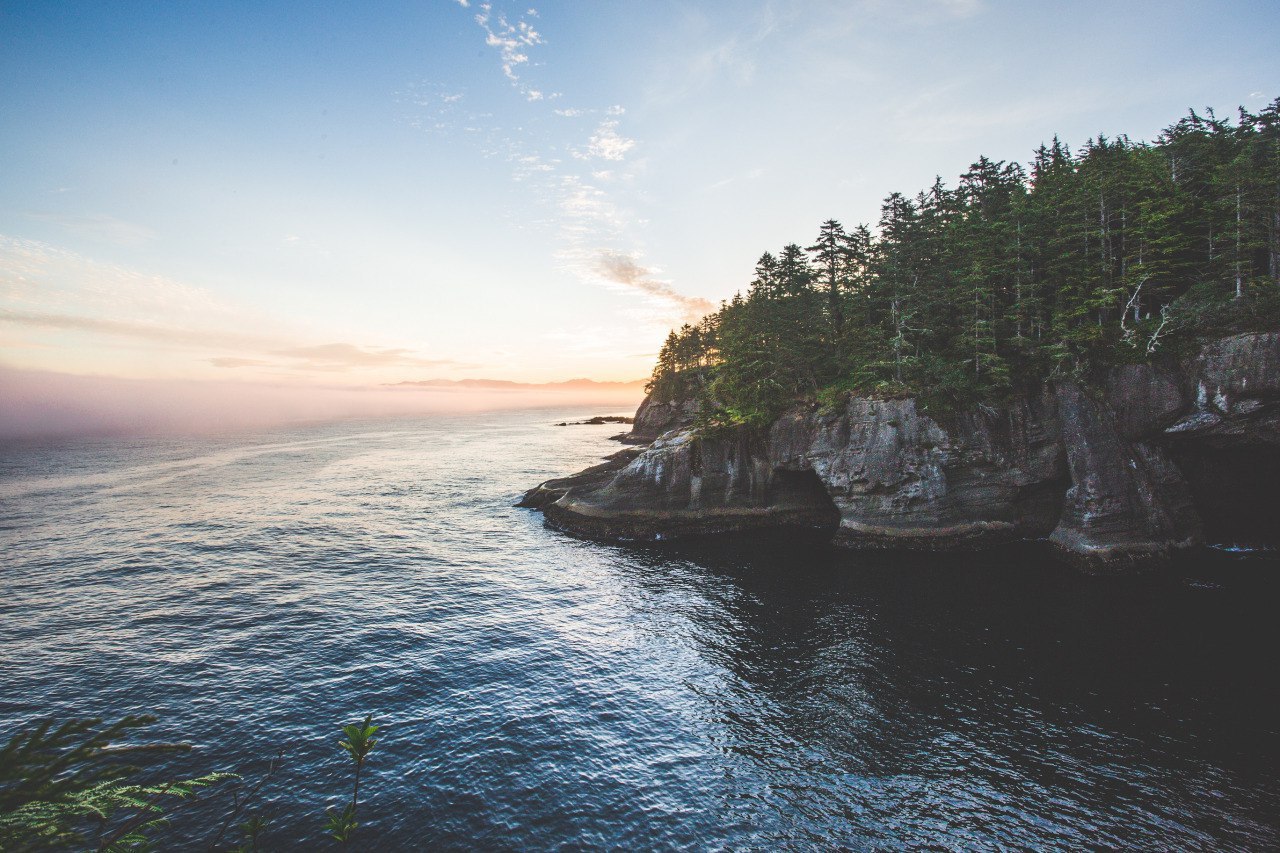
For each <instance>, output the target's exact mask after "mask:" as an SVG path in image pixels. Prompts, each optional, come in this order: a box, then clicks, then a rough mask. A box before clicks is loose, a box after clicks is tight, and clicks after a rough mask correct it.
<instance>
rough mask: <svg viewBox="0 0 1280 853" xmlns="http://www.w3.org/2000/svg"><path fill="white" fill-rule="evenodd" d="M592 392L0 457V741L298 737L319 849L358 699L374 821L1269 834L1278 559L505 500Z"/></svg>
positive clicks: (288, 786) (561, 466)
mask: <svg viewBox="0 0 1280 853" xmlns="http://www.w3.org/2000/svg"><path fill="white" fill-rule="evenodd" d="M604 413H606V412H602V411H600V410H596V409H589V408H555V409H528V410H522V411H515V412H511V411H507V412H496V413H486V414H468V415H457V416H443V415H438V416H431V417H423V418H400V419H385V420H372V421H347V422H341V423H329V424H310V425H304V426H297V427H290V428H281V429H275V430H270V431H260V432H254V433H238V434H229V435H220V436H214V437H201V438H190V437H185V438H172V437H170V438H145V439H118V438H115V439H78V440H74V441H72V440H68V441H63V442H56V443H46V444H33V443H26V444H17V445H8V446H3V447H0V579H2V581H3V588H4V595H3V597H2V598H0V723H2V724H3V725H4V728H5V734H4V736H5V737H6V738H7V736H8V733H11V732H12V731H13V730H14V727H15V726H17V725H19V724H21V723H23V722H24V721H28V720H30V719H32V718H35V717H44V716H53V717H57V718H67V717H71V716H98V717H105V718H114V717H119V716H121V715H123V714H127V713H140V712H150V713H155V714H157V715H158V716H159V717H160V722H159V723H158V724H157V725H156V726H154V727H153V729H154V732H153V736H154V737H156V738H158V739H162V740H182V741H187V742H189V743H191V744H192V745H193V747H194V749H193V750H192V751H191V752H190V753H189V754H185V755H182V756H179V757H175V758H171V759H166V762H165V763H164V765H163V766H162V767H161V768H160V771H162V772H165V773H171V774H172V775H179V774H183V775H188V776H190V775H197V774H198V773H203V772H208V771H210V770H215V769H222V770H233V771H237V772H240V773H242V774H244V776H245V777H246V779H247V780H249V781H250V782H254V781H256V780H257V779H258V778H259V777H260V776H261V774H262V773H264V772H265V770H266V768H267V766H268V764H269V763H270V761H271V759H272V757H273V756H275V755H276V754H277V752H280V753H281V754H282V760H281V764H280V766H279V769H278V770H277V771H276V773H275V774H274V775H273V776H272V777H271V779H270V780H269V781H268V783H267V784H266V785H265V786H264V788H263V791H262V796H261V799H260V801H259V802H258V803H257V806H256V808H255V810H256V811H257V812H259V813H260V814H261V815H262V816H263V817H265V818H267V819H268V821H269V824H268V826H267V828H266V830H265V831H264V833H263V836H262V841H263V844H264V845H265V846H266V847H267V848H268V849H311V848H317V847H323V846H324V845H325V843H326V842H325V841H324V838H323V832H322V826H323V823H324V812H325V808H326V806H328V805H334V804H341V803H342V802H343V800H344V798H345V797H347V796H349V791H350V775H351V772H350V767H349V766H348V764H347V763H346V760H345V759H344V757H343V756H342V755H341V754H340V750H339V749H338V740H339V732H338V727H339V726H340V725H341V724H344V723H350V722H355V721H357V720H359V719H362V718H363V717H364V715H365V714H366V713H371V714H373V716H374V720H375V722H376V723H379V724H381V725H382V727H383V728H382V729H381V731H380V732H379V736H380V737H381V742H380V743H379V744H378V745H377V747H376V748H375V750H374V751H373V753H372V755H371V756H370V759H369V763H368V765H367V766H366V770H365V774H364V776H363V778H362V782H361V799H362V805H361V815H360V819H361V826H360V827H359V828H358V830H357V835H356V838H357V843H356V844H355V847H356V848H357V849H365V850H414V849H494V850H517V849H518V850H547V849H581V848H592V849H595V848H610V849H628V850H647V849H667V848H676V847H679V848H694V849H778V848H802V849H803V848H827V849H830V848H846V849H872V848H874V849H896V848H913V849H918V848H932V849H959V848H963V849H1007V848H1010V847H1014V848H1020V847H1035V848H1064V849H1065V848H1071V849H1078V848H1080V847H1118V848H1147V849H1157V848H1162V849H1169V848H1178V849H1188V848H1215V849H1262V848H1275V847H1277V846H1278V845H1280V714H1277V712H1276V709H1277V708H1280V667H1278V666H1277V665H1276V654H1277V651H1278V650H1280V619H1277V618H1276V613H1277V610H1278V609H1280V558H1277V556H1276V555H1275V554H1274V553H1239V552H1233V551H1230V550H1226V549H1206V550H1204V551H1201V552H1197V553H1195V554H1192V555H1188V556H1187V557H1185V558H1184V559H1181V560H1180V561H1179V562H1178V563H1177V564H1176V565H1175V566H1173V567H1172V568H1170V569H1169V570H1167V571H1165V572H1162V573H1160V574H1159V575H1156V576H1150V577H1143V578H1097V577H1086V576H1083V575H1080V574H1077V573H1076V572H1074V571H1073V570H1072V569H1070V568H1069V567H1066V566H1064V565H1062V564H1059V563H1058V562H1056V561H1055V560H1054V559H1053V558H1052V555H1051V554H1050V552H1049V551H1048V550H1047V548H1046V547H1045V546H1043V545H1042V544H1039V543H1028V544H1022V545H1017V546H1010V547H1007V548H1004V549H1002V550H999V551H995V552H990V553H986V554H980V555H949V556H944V555H906V556H904V555H893V554H870V555H868V554H856V553H847V552H840V551H835V550H832V549H829V548H826V547H821V546H816V545H812V544H809V545H795V544H789V543H786V542H778V541H773V540H769V539H767V538H742V537H738V538H734V539H730V540H728V541H724V540H721V541H706V542H698V543H690V544H684V545H680V544H675V543H670V544H663V545H661V546H643V547H638V546H637V547H632V546H618V545H606V544H598V543H593V542H587V541H581V540H577V539H573V538H570V537H568V536H565V535H562V534H559V533H557V532H555V531H552V530H549V529H547V528H545V527H544V525H543V520H542V516H541V515H539V514H537V513H535V512H531V511H529V510H523V509H517V508H515V507H513V506H512V505H513V504H514V503H515V502H516V501H517V500H518V499H519V497H520V495H521V493H522V492H523V491H524V490H525V489H527V488H529V487H531V486H533V485H535V484H537V483H538V482H539V481H541V480H543V479H546V478H548V477H553V476H562V475H565V474H568V473H572V472H573V471H575V470H578V469H579V468H582V467H585V466H586V465H589V464H592V463H594V462H596V461H598V459H599V458H600V457H602V456H604V455H606V454H608V453H610V452H613V451H614V450H616V449H617V448H618V445H616V444H615V443H612V442H610V441H609V440H608V436H609V435H610V434H612V433H613V432H616V431H617V430H618V429H619V428H618V427H617V426H616V425H615V426H608V425H606V426H569V427H557V426H555V424H556V423H557V422H559V421H564V420H576V419H581V418H582V417H584V416H590V415H594V414H604ZM227 802H228V801H227V800H226V798H222V799H219V798H218V797H216V796H215V797H213V798H211V799H209V800H208V802H207V803H205V804H204V805H203V806H200V807H197V809H196V810H194V811H192V812H191V813H189V814H184V813H181V812H180V813H179V814H178V815H177V816H176V818H175V822H174V825H173V829H172V835H171V836H168V837H167V840H166V843H165V845H164V846H165V848H166V849H204V847H205V846H206V845H207V844H208V841H209V840H210V836H211V835H212V833H211V832H208V831H206V830H207V827H208V826H209V825H210V824H209V821H210V820H212V819H213V818H212V817H211V815H212V814H213V813H214V812H215V811H216V810H217V809H219V808H223V807H224V805H225V804H226V803H227ZM201 809H204V810H207V811H201Z"/></svg>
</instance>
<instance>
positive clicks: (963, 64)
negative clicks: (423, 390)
mask: <svg viewBox="0 0 1280 853" xmlns="http://www.w3.org/2000/svg"><path fill="white" fill-rule="evenodd" d="M319 6H320V4H304V3H284V2H280V3H233V2H228V3H220V4H210V3H161V2H153V3H129V2H118V3H110V4H107V3H47V2H40V3H8V2H7V3H2V4H0V39H2V45H0V80H3V81H4V83H3V84H2V85H0V115H3V116H4V119H3V121H2V122H0V162H3V163H4V171H3V174H4V179H3V181H0V365H2V366H5V367H7V368H10V369H15V368H16V369H34V370H52V371H60V372H66V373H79V374H84V373H89V374H95V375H103V376H115V377H128V378H141V379H166V380H174V379H178V380H189V379H213V378H217V379H223V380H227V379H234V380H236V381H246V382H275V383H279V382H290V383H298V384H303V385H306V384H311V385H333V384H340V385H378V384H381V383H388V382H399V381H405V380H420V379H427V378H433V377H447V378H466V377H500V378H506V379H515V380H521V381H551V380H558V379H566V378H570V377H575V376H591V377H594V378H597V379H607V380H621V379H634V378H638V377H641V376H644V375H645V374H647V373H648V371H649V369H650V366H651V364H652V358H653V354H654V353H655V351H656V349H657V346H658V344H659V343H660V342H661V339H662V337H663V336H664V335H665V332H666V330H667V329H668V328H669V327H670V326H671V325H673V324H678V323H680V322H682V321H683V320H685V319H687V318H690V317H692V316H696V315H697V314H699V313H701V312H702V311H704V310H706V309H708V308H710V307H712V306H713V305H714V304H716V303H717V302H718V301H719V300H721V299H725V298H728V297H729V296H731V295H732V294H733V292H734V291H735V290H738V289H740V288H742V287H743V286H745V284H746V283H747V281H748V280H749V277H750V271H751V268H752V266H753V265H754V262H755V259H756V258H757V257H758V256H759V254H760V253H761V252H762V251H765V250H776V249H777V248H778V247H779V246H781V245H782V244H784V243H787V242H791V241H796V242H801V243H802V244H803V243H807V242H808V241H809V240H810V239H811V238H812V236H813V235H814V234H815V233H816V230H817V226H818V223H819V222H820V221H822V220H823V219H826V218H828V217H835V218H838V219H840V220H842V221H844V222H845V223H846V224H850V225H852V224H854V223H857V222H860V221H868V222H874V220H875V219H876V217H877V215H878V210H879V204H880V201H881V199H882V198H883V197H884V196H885V195H887V194H888V193H889V192H892V191H894V190H901V191H904V192H915V191H916V190H918V189H920V188H921V187H924V186H926V185H928V184H929V183H930V182H931V181H932V179H933V177H934V175H942V176H943V178H944V179H946V180H948V181H949V182H954V180H955V177H956V175H957V174H958V173H959V172H961V171H963V170H964V168H965V167H966V166H967V165H968V164H969V163H970V162H972V161H973V160H974V159H976V158H977V157H978V155H979V154H986V155H988V156H991V157H994V158H997V159H1017V160H1023V161H1025V160H1026V159H1027V158H1028V157H1029V156H1030V154H1031V152H1032V150H1033V149H1034V147H1035V146H1036V145H1037V144H1039V143H1040V142H1041V141H1044V140H1047V139H1049V138H1050V137H1052V135H1053V134H1054V133H1058V134H1060V135H1061V136H1062V137H1063V139H1065V140H1066V141H1067V142H1069V143H1070V144H1072V145H1073V146H1079V145H1080V144H1081V143H1083V141H1084V140H1085V139H1086V138H1087V137H1088V136H1090V135H1093V134H1096V133H1099V132H1102V133H1107V134H1108V135H1114V134H1118V133H1127V134H1129V135H1130V136H1131V137H1133V138H1135V139H1143V138H1147V139H1149V138H1152V137H1154V136H1155V135H1156V134H1158V132H1159V131H1160V129H1161V128H1163V127H1164V126H1166V125H1168V124H1170V123H1172V122H1173V121H1175V120H1176V119H1177V118H1178V117H1179V116H1181V115H1182V114H1184V113H1185V110H1186V109H1187V108H1188V107H1195V108H1197V109H1199V108H1202V107H1205V106H1212V107H1214V108H1215V109H1217V110H1219V112H1231V111H1233V110H1234V108H1235V107H1236V106H1237V105H1244V106H1246V107H1250V108H1254V109H1256V108H1259V107H1261V106H1263V105H1264V104H1266V103H1267V102H1269V101H1270V100H1271V99H1273V98H1275V97H1276V96H1277V95H1278V94H1280V59H1278V58H1277V56H1278V54H1277V51H1276V48H1275V46H1276V45H1277V44H1280V14H1277V9H1276V7H1275V5H1274V3H1263V2H1254V3H1245V2H1234V3H1233V2H1225V3H1215V4H1204V3H1178V2H1162V3H1145V2H1134V3H1116V4H1103V3H1091V2H1081V3H1071V4H1062V3H1009V2H996V0H901V2H889V0H846V2H821V1H817V0H815V2H781V0H776V2H754V0H741V1H740V2H700V3H692V2H689V3H680V2H667V0H645V2H638V0H635V1H633V2H614V0H581V2H576V3H568V2H548V3H538V2H536V0H526V2H523V3H519V4H516V3H502V2H496V1H495V2H493V3H492V4H481V3H479V2H476V0H469V2H468V3H463V2H460V0H418V2H412V3H409V2H405V3H361V4H354V3H352V4H324V8H319Z"/></svg>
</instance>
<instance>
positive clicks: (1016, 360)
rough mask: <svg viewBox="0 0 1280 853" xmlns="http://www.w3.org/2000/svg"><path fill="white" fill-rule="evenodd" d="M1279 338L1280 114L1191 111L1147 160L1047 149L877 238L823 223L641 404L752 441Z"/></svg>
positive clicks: (946, 195) (1124, 147)
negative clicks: (678, 409) (1214, 338)
mask: <svg viewBox="0 0 1280 853" xmlns="http://www.w3.org/2000/svg"><path fill="white" fill-rule="evenodd" d="M805 252H808V253H809V254H810V255H812V260H809V259H808V258H807V257H806V256H805ZM1277 326H1280V100H1277V101H1275V102H1273V103H1272V104H1271V105H1270V106H1268V107H1267V108H1266V109H1264V110H1262V111H1261V112H1259V113H1257V114H1252V113H1249V112H1247V111H1245V110H1243V109H1242V110H1241V111H1240V116H1239V120H1238V122H1236V123H1234V124H1233V123H1232V122H1230V121H1226V120H1222V119H1218V118H1217V117H1216V116H1214V115H1213V113H1212V112H1209V113H1208V114H1207V116H1200V115H1198V114H1196V113H1195V112H1194V111H1193V112H1191V113H1190V114H1189V115H1188V116H1187V117H1186V118H1183V119H1181V120H1179V121H1178V122H1177V123H1176V124H1174V125H1172V126H1171V127H1170V128H1168V129H1167V130H1166V131H1165V132H1164V133H1163V134H1162V135H1161V136H1160V138H1159V139H1158V140H1157V141H1156V142H1155V143H1152V144H1146V143H1134V142H1132V141H1130V140H1129V139H1128V138H1126V137H1118V138H1115V139H1108V138H1106V137H1102V136H1099V137H1098V138H1097V139H1091V140H1088V141H1087V143H1086V144H1085V145H1084V147H1083V148H1082V149H1080V151H1079V152H1078V153H1074V154H1073V153H1072V151H1071V150H1070V149H1069V148H1068V147H1067V146H1066V145H1065V144H1064V143H1062V142H1061V141H1060V140H1058V139H1057V138H1055V139H1054V140H1053V142H1052V143H1051V144H1050V145H1047V146H1045V145H1042V146H1041V147H1040V148H1039V149H1038V150H1037V151H1036V152H1035V157H1034V158H1033V160H1032V163H1031V165H1030V167H1029V169H1027V170H1024V169H1023V168H1022V167H1021V166H1020V165H1018V164H1016V163H1008V164H1006V163H1003V162H995V161H991V160H988V159H987V158H985V157H982V158H979V159H978V161H977V162H975V163H974V164H973V165H972V166H971V167H970V168H969V170H968V171H967V172H966V173H965V174H964V175H963V176H961V178H960V183H959V186H958V188H956V189H954V190H953V189H948V188H947V187H946V186H944V185H943V184H942V182H941V181H940V180H938V181H935V183H934V184H933V186H932V187H930V188H929V189H928V190H926V191H924V192H921V193H918V194H917V195H916V196H915V197H914V198H908V197H906V196H903V195H901V194H899V193H894V194H892V195H890V196H889V198H887V199H886V200H885V202H884V205H883V207H882V209H881V217H880V221H879V223H878V228H877V233H876V234H875V235H874V236H873V235H872V233H871V230H870V229H869V228H868V227H866V226H858V227H857V228H855V229H854V230H853V231H852V232H846V231H845V229H844V228H843V226H842V225H841V224H840V223H839V222H838V221H836V220H834V219H829V220H827V221H825V222H823V223H822V225H821V226H820V228H819V231H818V236H817V239H816V240H815V241H814V243H813V244H812V245H811V246H809V248H808V249H807V250H805V249H801V248H800V247H799V246H798V245H797V244H794V243H792V244H789V245H787V246H785V247H783V249H782V250H781V252H779V253H778V254H777V255H774V254H771V253H768V252H766V253H764V254H763V255H762V256H761V257H760V260H759V261H758V262H757V264H756V270H755V277H754V278H753V280H752V281H751V283H750V286H749V288H748V289H747V292H746V295H745V296H743V295H741V294H739V295H738V296H735V297H734V298H733V299H732V300H731V301H729V302H726V303H723V304H722V305H721V307H720V309H719V310H718V311H716V312H715V313H713V314H711V315H708V316H707V317H705V318H703V320H702V321H700V322H699V323H698V324H696V325H686V326H684V327H683V328H682V329H680V330H678V331H673V332H672V333H671V334H670V335H669V336H668V338H667V341H666V343H665V344H664V345H663V348H662V352H661V354H660V356H659V360H658V364H657V366H656V367H655V368H654V374H653V378H652V381H651V382H650V386H649V388H650V391H651V392H652V393H653V394H654V396H655V398H656V399H658V400H671V399H678V398H689V397H696V398H698V399H699V401H700V403H701V408H700V412H701V414H700V417H699V424H700V426H701V427H702V428H703V429H720V428H732V427H741V426H747V427H751V428H756V429H763V428H766V427H767V426H768V425H769V424H770V423H772V421H773V420H774V419H776V417H777V416H778V414H780V413H781V412H782V411H783V410H785V409H786V408H787V407H789V406H791V405H793V404H794V403H795V402H796V401H798V400H814V399H816V400H818V401H819V403H820V404H822V405H824V406H834V405H837V404H838V401H839V400H840V399H842V397H843V395H845V394H848V393H858V394H869V395H879V396H886V395H887V396H894V395H900V394H914V395H916V396H917V397H919V398H920V400H921V402H922V404H923V405H925V406H927V407H928V408H930V409H932V410H935V411H943V410H954V409H960V408H964V407H972V406H973V405H983V406H986V405H990V404H997V403H999V402H1001V401H1002V400H1004V399H1006V398H1007V397H1008V395H1010V394H1011V393H1012V392H1013V391H1014V390H1015V389H1016V388H1018V387H1021V386H1024V385H1026V384H1028V383H1034V382H1037V381H1040V380H1043V379H1045V378H1049V377H1053V376H1064V375H1075V376H1084V375H1087V374H1089V373H1090V372H1092V371H1095V370H1097V369H1099V368H1103V367H1106V366H1108V365H1112V364H1116V363H1121V362H1131V361H1143V360H1146V359H1150V358H1152V357H1154V356H1156V355H1157V354H1158V353H1163V352H1166V351H1171V350H1172V351H1181V350H1186V349H1189V348H1190V347H1193V346H1194V345H1195V342H1196V341H1197V340H1198V339H1200V338H1202V337H1204V336H1206V335H1222V334H1229V333H1233V332H1237V331H1250V330H1257V329H1274V328H1276V327H1277Z"/></svg>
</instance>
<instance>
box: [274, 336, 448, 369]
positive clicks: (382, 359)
mask: <svg viewBox="0 0 1280 853" xmlns="http://www.w3.org/2000/svg"><path fill="white" fill-rule="evenodd" d="M272 354H273V355H278V356H282V357H284V358H288V359H294V360H296V361H298V362H301V364H300V365H298V366H299V367H300V368H301V369H304V370H347V369H349V368H352V367H389V366H396V365H404V366H414V367H438V366H443V365H452V366H458V363H457V362H455V361H452V360H450V359H424V358H418V357H416V356H414V355H413V354H412V351H411V350H406V349H400V348H373V349H361V348H360V347H357V346H355V345H353V344H343V343H335V344H320V345H318V346H305V347H290V348H289V349H278V350H274V351H273V352H272Z"/></svg>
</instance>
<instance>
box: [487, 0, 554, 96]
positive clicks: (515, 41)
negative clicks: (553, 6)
mask: <svg viewBox="0 0 1280 853" xmlns="http://www.w3.org/2000/svg"><path fill="white" fill-rule="evenodd" d="M479 9H480V11H479V12H477V13H476V16H475V20H476V23H477V24H479V25H480V27H481V28H482V29H483V30H484V31H485V44H487V45H489V47H492V48H495V49H496V50H497V51H498V55H499V56H500V57H501V62H502V73H503V74H504V75H506V78H507V79H508V80H510V81H511V82H512V83H513V84H514V85H515V86H516V87H517V88H518V89H519V90H520V92H521V94H523V95H524V96H525V98H526V99H528V100H530V101H540V100H542V98H543V93H542V92H541V91H540V90H538V89H534V88H532V87H531V86H528V85H527V84H525V83H523V82H522V81H521V79H520V74H519V73H518V69H520V67H521V66H522V65H525V64H526V63H528V62H529V53H528V51H529V50H530V48H533V47H537V46H538V45H540V44H542V43H543V41H542V36H541V35H540V34H539V33H538V31H537V30H535V29H534V28H533V24H531V23H530V22H529V21H528V20H527V18H533V17H537V14H538V13H537V10H536V9H529V10H528V11H526V12H525V16H526V17H521V18H517V19H516V20H515V23H512V22H510V21H509V20H508V19H507V16H506V14H505V13H503V12H496V13H495V12H494V10H493V4H492V3H481V4H480V6H479Z"/></svg>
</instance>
